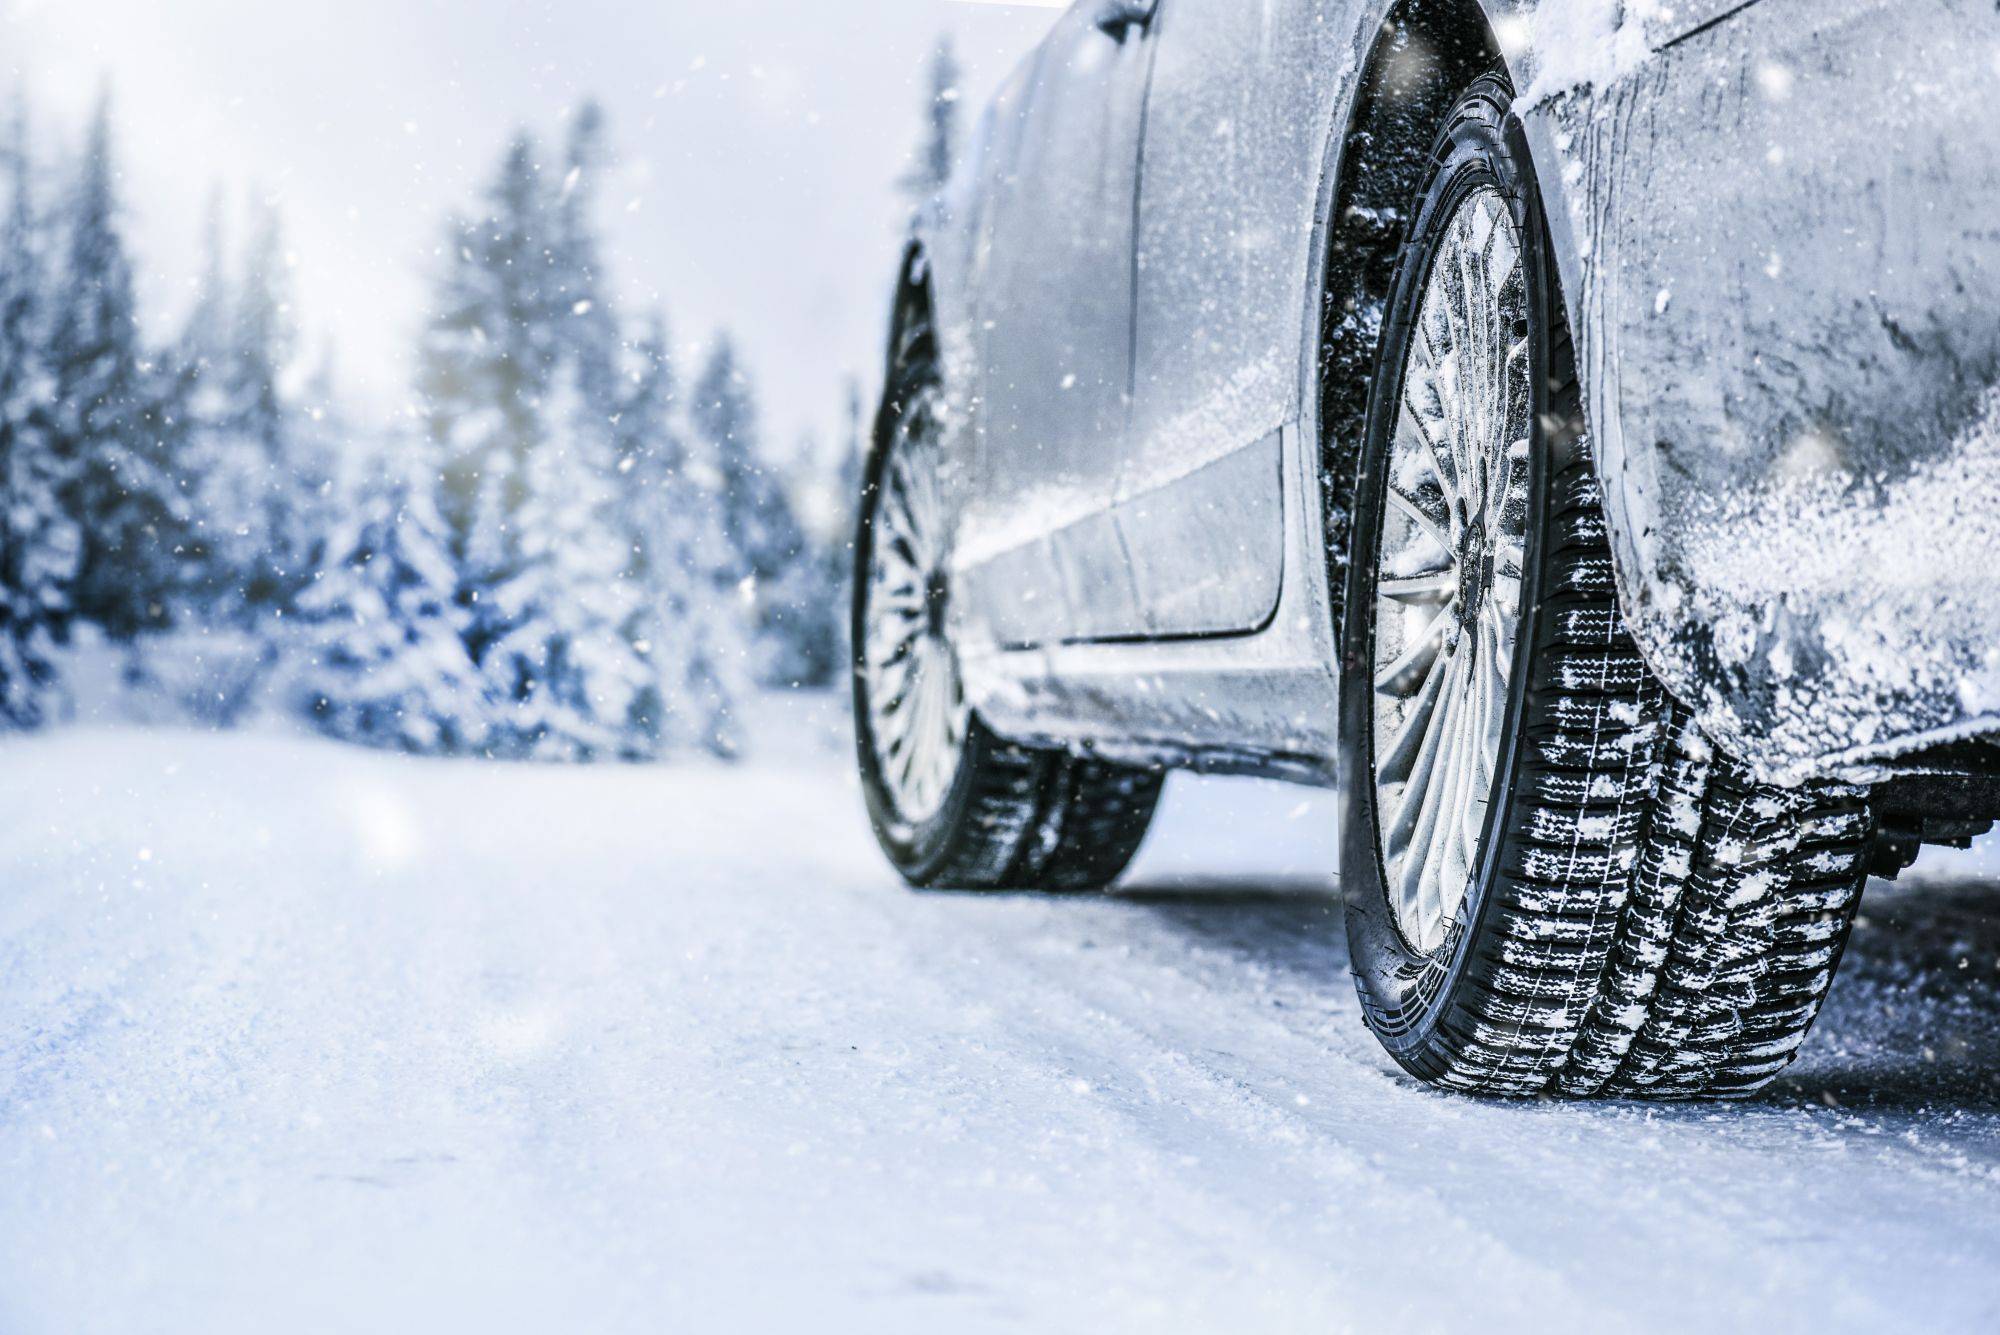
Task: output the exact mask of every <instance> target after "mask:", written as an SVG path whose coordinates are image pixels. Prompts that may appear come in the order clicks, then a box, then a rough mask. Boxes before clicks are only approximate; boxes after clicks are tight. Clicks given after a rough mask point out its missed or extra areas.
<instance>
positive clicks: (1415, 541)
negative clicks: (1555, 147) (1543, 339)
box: [1372, 187, 1533, 954]
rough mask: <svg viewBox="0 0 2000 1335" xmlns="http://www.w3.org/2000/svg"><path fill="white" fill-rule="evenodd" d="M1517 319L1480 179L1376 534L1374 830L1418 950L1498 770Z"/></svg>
mask: <svg viewBox="0 0 2000 1335" xmlns="http://www.w3.org/2000/svg"><path fill="white" fill-rule="evenodd" d="M1527 321H1528V300H1527V287H1526V282H1525V278H1524V276H1523V272H1522V266H1521V258H1520V239H1519V236H1518V234H1517V232H1516V230H1515V227H1514V222H1513V218H1512V215H1511V214H1510V213H1509V212H1508V208H1507V204H1506V201H1505V200H1504V199H1503V198H1502V196H1501V195H1500V193H1499V192H1498V191H1497V190H1494V189H1492V188H1490V187H1481V188H1478V189H1475V190H1473V191H1472V192H1471V193H1470V194H1468V195H1467V196H1466V197H1465V199H1464V200H1462V201H1461V202H1460V204H1459V205H1458V208H1457V210H1456V212H1455V213H1454V214H1453V215H1452V219H1451V221H1450V222H1449V223H1448V224H1447V226H1446V229H1445V234H1444V237H1443V239H1442V240H1441V242H1440V244H1439V246H1438V250H1437V253H1436V255H1435V256H1434V258H1433V260H1432V266H1431V273H1430V276H1429V279H1428V280H1427V282H1426V285H1425V290H1424V294H1423V301H1422V306H1421V309H1420V311H1419V314H1418V317H1417V320H1416V322H1415V327H1414V328H1413V329H1412V331H1411V333H1410V343H1409V347H1408V350H1407V353H1406V357H1405V363H1404V367H1403V387H1402V397H1401V403H1400V409H1401V411H1400V412H1399V413H1398V416H1397V426H1396V431H1395V435H1394V437H1393V438H1392V440H1391V441H1390V444H1389V456H1390V457H1389V460H1388V469H1387V473H1388V477H1387V480H1386V491H1385V500H1384V505H1383V512H1382V534H1381V542H1380V546H1379V548H1378V550H1377V552H1376V572H1375V573H1376V579H1375V590H1376V597H1375V603H1374V619H1375V623H1374V631H1375V652H1374V661H1373V666H1374V676H1375V683H1374V686H1375V689H1374V695H1373V701H1374V719H1373V725H1372V741H1373V744H1374V783H1375V803H1374V805H1375V821H1376V837H1377V847H1378V849H1379V850H1380V853H1381V858H1382V870H1383V880H1384V884H1385V886H1386V887H1387V890H1388V896H1389V903H1390V907H1391V909H1392V910H1393V911H1394V914H1395V917H1396V923H1397V926H1398V928H1399V929H1400V930H1401V932H1402V934H1403V937H1404V939H1405V940H1406V941H1407V942H1408V943H1409V945H1410V946H1411V947H1412V948H1413V949H1415V950H1417V951H1418V952H1420V953H1424V954H1429V953H1432V952H1434V951H1436V950H1437V949H1439V948H1440V947H1441V946H1443V945H1444V943H1445V942H1446V941H1447V940H1449V939H1450V934H1451V928H1452V925H1453V923H1454V922H1455V921H1456V919H1457V916H1458V914H1459V912H1460V910H1461V908H1462V907H1463V906H1464V904H1465V900H1466V895H1467V893H1468V890H1469V888H1470V886H1471V884H1472V880H1473V877H1474V876H1475V875H1476V874H1477V869H1478V867H1479V865H1480V849H1481V845H1482V842H1483V840H1484V838H1485V831H1486V823H1487V813H1488V811H1489V810H1490V809H1491V807H1492V803H1493V799H1494V792H1495V789H1496V785H1497V783H1498V780H1499V777H1500V775H1499V766H1500V757H1501V754H1502V751H1503V742H1504V739H1505V736H1506V728H1507V726H1508V720H1507V712H1508V708H1509V694H1508V680H1509V677H1510V676H1511V674H1512V671H1513V664H1514V652H1515V646H1516V644H1517V643H1518V641H1519V637H1520V622H1521V579H1522V562H1523V561H1524V559H1525V553H1526V545H1527V525H1528V486H1529V468H1528V462H1529V453H1528V452H1529V449H1530V442H1531V440H1532V436H1533V393H1532V388H1533V386H1532V379H1531V377H1532V368H1531V366H1530V358H1529V346H1530V344H1529V339H1528V322H1527Z"/></svg>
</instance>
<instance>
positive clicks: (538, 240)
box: [419, 135, 573, 659]
mask: <svg viewBox="0 0 2000 1335" xmlns="http://www.w3.org/2000/svg"><path fill="white" fill-rule="evenodd" d="M549 215H550V206H549V199H548V192H547V190H546V189H545V188H544V184H543V180H542V173H541V167H540V165H539V163H538V161H537V152H536V148H535V144H534V141H533V140H532V139H530V138H529V137H528V136H526V135H520V136H517V137H516V139H515V140H514V142H513V143H512V144H511V145H510V146H509V148H508V150H507V153H506V156H505V158H504V160H503V162H502V164H501V169H500V172H499V175H498V177H497V179H496V180H495V182H494V184H493V186H492V187H491V189H490V192H489V195H488V207H487V212H486V215H485V216H484V217H483V218H480V219H478V220H477V221H464V220H461V221H458V222H455V223H454V224H453V225H452V228H451V235H450V241H449V250H448V255H447V258H446V260H445V266H446V267H445V272H444V273H443V274H442V275H441V278H440V281H439V291H438V300H437V304H436V309H435V314H434V316H433V318H432V321H431V324H430V328H429V330H428V331H427V333H426V335H425V339H424V344H423V348H422V351H421V355H420V370H419V385H420V388H421V390H422V393H423V396H424V401H425V405H426V411H427V413H428V415H429V419H430V430H431V435H432V438H433V440H434V441H436V443H437V445H438V447H439V449H440V452H441V454H442V457H443V469H444V483H445V485H444V491H443V493H442V495H441V497H440V506H441V509H442V511H443V514H444V518H445V522H446V524H447V525H448V528H449V531H450V534H451V546H452V555H453V559H454V561H455V562H456V563H457V565H458V569H459V588H460V595H459V596H460V599H461V601H462V602H464V604H465V605H466V607H467V608H468V609H469V611H470V613H471V617H470V621H469V624H468V627H467V632H466V633H467V640H468V644H469V646H470V648H471V650H472V653H473V656H474V658H475V659H480V658H483V656H484V654H485V652H486V649H487V647H488V646H489V645H490V644H492V643H493V642H494V641H495V640H497V639H499V638H500V637H501V636H502V635H504V634H506V633H507V632H508V630H509V627H508V626H507V625H506V623H505V621H504V620H503V619H501V618H500V616H499V613H498V612H497V611H496V609H495V607H494V605H493V603H492V602H491V600H490V598H489V597H488V596H487V595H488V594H489V592H490V591H491V590H492V589H494V588H497V587H498V586H499V585H500V584H502V583H504V582H505V581H506V580H508V579H509V578H511V577H512V576H513V575H514V574H515V573H517V571H518V568H519V563H520V552H519V532H518V518H519V515H520V511H521V507H522V506H523V504H524V503H525V501H526V497H527V465H528V461H529V459H530V457H531V456H532V455H533V454H534V453H535V451H536V450H537V448H538V447H539V446H541V445H542V444H543V443H544V438H545V423H544V421H543V405H544V403H545V402H546V401H547V399H548V396H549V391H550V388H551V386H552V383H553V376H554V368H555V363H556V360H557V354H558V335H559V329H560V321H559V317H558V316H557V315H556V311H557V308H558V305H559V302H560V298H561V295H562V293H561V280H562V277H563V275H562V274H560V273H559V272H558V271H557V268H556V264H555V256H554V252H553V248H552V246H551V244H550V231H551V229H550V226H549ZM572 305H573V303H572Z"/></svg>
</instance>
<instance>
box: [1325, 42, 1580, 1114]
mask: <svg viewBox="0 0 2000 1335" xmlns="http://www.w3.org/2000/svg"><path fill="white" fill-rule="evenodd" d="M1511 101H1512V98H1511V93H1510V92H1509V90H1508V89H1507V88H1506V85H1505V84H1504V82H1503V81H1501V80H1499V79H1497V78H1489V79H1485V80H1482V81H1481V82H1480V84H1477V85H1475V86H1474V89H1473V91H1472V92H1471V93H1469V94H1468V96H1467V98H1466V99H1465V100H1464V101H1462V102H1461V103H1460V104H1459V106H1458V107H1457V108H1456V109H1455V110H1454V112H1453V113H1452V116H1451V119H1450V121H1449V123H1448V124H1447V126H1446V128H1445V130H1444V132H1443V134H1442V135H1441V136H1440V138H1439V141H1438V145H1437V148H1436V150H1435V151H1434V153H1433V162H1434V163H1435V166H1434V167H1433V169H1432V172H1431V175H1430V177H1429V178H1428V180H1427V182H1426V184H1425V186H1424V189H1423V191H1422V193H1421V195H1420V196H1419V198H1420V200H1421V203H1420V204H1419V206H1418V210H1417V214H1416V217H1415V218H1414V220H1413V223H1412V226H1411V229H1410V233H1409V236H1410V240H1409V241H1408V242H1407V243H1406V246H1405V250H1404V254H1403V258H1402V260H1401V261H1400V263H1399V265H1398V269H1397V274H1396V279H1395V282H1394V284H1393V286H1392V288H1391V295H1390V298H1389V305H1388V309H1387V311H1386V316H1385V321H1384V326H1383V333H1382V342H1381V354H1380V359H1379V361H1378V363H1377V370H1376V376H1375V381H1374V385H1373V387H1372V390H1371V393H1370V399H1369V405H1368V421H1367V429H1366V435H1365V436H1364V440H1363V446H1362V458H1361V466H1360V468H1359V470H1358V474H1357V481H1356V491H1355V496H1356V503H1355V506H1354V522H1353V525H1352V530H1351V536H1350V543H1351V546H1350V549H1349V559H1348V562H1347V588H1346V598H1345V600H1344V604H1343V606H1344V609H1345V614H1344V618H1343V625H1342V626H1341V628H1340V629H1341V644H1342V646H1343V652H1342V655H1341V657H1342V664H1341V667H1342V671H1341V717H1340V787H1341V817H1342V820H1341V828H1342V836H1341V879H1342V882H1343V891H1344V898H1345V900H1346V921H1347V934H1348V947H1349V953H1350V957H1351V963H1352V967H1353V970H1354V975H1355V981H1356V984H1357V987H1358V988H1359V991H1360V994H1361V1000H1362V1006H1363V1010H1364V1012H1365V1013H1366V1016H1367V1019H1368V1023H1369V1025H1370V1026H1371V1027H1372V1028H1373V1029H1374V1030H1375V1032H1376V1034H1377V1036H1378V1037H1379V1038H1380V1039H1381V1041H1382V1043H1383V1045H1384V1046H1385V1047H1386V1048H1387V1049H1388V1051H1389V1052H1390V1054H1391V1055H1392V1056H1393V1057H1395V1058H1396V1060H1397V1061H1398V1062H1399V1063H1401V1064H1402V1065H1403V1066H1405V1067H1406V1068H1407V1069H1409V1070H1411V1071H1412V1072H1413V1073H1415V1074H1417V1075H1419V1076H1423V1077H1425V1078H1436V1077H1437V1076H1438V1075H1440V1074H1441V1073H1442V1071H1443V1067H1442V1064H1441V1063H1439V1062H1437V1061H1435V1060H1433V1059H1431V1053H1432V1051H1433V1044H1434V1043H1435V1041H1436V1039H1437V1036H1438V1033H1439V1030H1440V1028H1441V1027H1442V1026H1443V1024H1444V1022H1445V1021H1446V1020H1447V1019H1448V1018H1449V1016H1450V1013H1451V1011H1452V1010H1453V1009H1454V1005H1455V1002H1456V999H1457V997H1458V995H1459V993H1460V991H1461V984H1462V983H1463V981H1464V978H1465V973H1466V965H1467V962H1468V960H1469V958H1470V957H1471V955H1472V953H1473V951H1472V947H1473V945H1474V944H1475V943H1476V942H1477V940H1478V939H1479V937H1480V935H1481V932H1482V930H1483V928H1484V924H1485V920H1486V918H1487V915H1488V913H1489V911H1490V910H1491V909H1492V907H1493V901H1494V898H1495V896H1494V894H1493V890H1494V886H1495V884H1496V882H1497V881H1498V879H1499V875H1500V863H1501V851H1502V848H1503V845H1504V842H1505V841H1504V839H1503V838H1501V837H1500V833H1501V832H1503V831H1505V830H1506V829H1507V828H1508V809H1509V807H1510V806H1511V805H1512V795H1513V789H1514V785H1515V777H1516V771H1517V769H1518V762H1519V752H1520V746H1521V733H1522V720H1523V718H1524V716H1525V712H1526V710H1525V696H1526V691H1527V685H1528V680H1529V671H1528V664H1529V662H1530V660H1531V657H1532V653H1533V650H1534V645H1535V643H1536V638H1537V636H1536V630H1537V623H1538V621H1539V602H1540V590H1541V586H1542V565H1543V548H1544V530H1545V528H1546V522H1547V511H1548V494H1547V493H1548V485H1549V484H1548V477H1549V458H1548V456H1549V442H1548V440H1547V438H1546V437H1547V434H1548V429H1547V426H1546V425H1545V423H1546V419H1547V413H1548V399H1549V393H1548V376H1549V366H1550V361H1551V352H1550V329H1551V320H1550V315H1551V309H1550V304H1551V301H1552V300H1553V297H1552V293H1553V289H1554V284H1553V283H1552V281H1551V279H1550V274H1549V258H1548V256H1549V249H1548V243H1547V237H1546V229H1545V226H1544V223H1543V219H1542V213H1541V204H1540V196H1539V193H1538V191H1537V190H1536V188H1535V183H1534V177H1533V172H1532V168H1531V166H1530V162H1529V156H1528V152H1527V148H1526V144H1525V140H1524V138H1523V136H1522V134H1521V132H1520V127H1519V123H1518V121H1516V120H1514V119H1513V117H1512V116H1511V114H1510V112H1509V110H1508V107H1509V104H1510V103H1511ZM1480 186H1491V187H1493V188H1495V189H1497V190H1498V191H1499V193H1500V194H1501V196H1502V197H1503V198H1504V199H1505V200H1506V203H1507V207H1508V210H1509V213H1510V215H1511V217H1512V219H1513V222H1514V225H1515V227H1516V229H1517V232H1518V234H1519V236H1520V237H1521V239H1522V245H1521V262H1522V265H1523V278H1524V281H1525V284H1526V288H1527V297H1528V307H1529V321H1530V323H1531V326H1532V327H1531V329H1530V340H1531V343H1530V380H1531V384H1532V393H1533V404H1532V410H1533V433H1534V434H1533V440H1534V445H1533V448H1532V449H1531V450H1530V454H1529V468H1530V476H1529V515H1528V533H1527V547H1526V551H1525V553H1524V558H1523V561H1522V576H1523V578H1522V590H1521V609H1522V615H1521V625H1520V628H1519V632H1518V638H1517V642H1516V657H1515V664H1514V669H1513V671H1512V673H1511V674H1510V676H1509V681H1508V697H1507V702H1506V711H1507V712H1506V725H1505V727H1504V729H1503V731H1502V751H1501V755H1500V757H1499V762H1498V764H1497V765H1496V767H1495V772H1496V774H1498V775H1499V776H1500V778H1499V780H1498V781H1497V783H1496V785H1495V792H1494V795H1493V798H1494V800H1493V801H1492V803H1491V804H1490V807H1489V810H1488V813H1487V822H1486V829H1485V831H1484V832H1483V833H1482V836H1481V839H1480V848H1479V866H1478V868H1477V872H1476V875H1475V876H1474V877H1473V879H1472V883H1471V885H1470V886H1469V887H1468V889H1467V892H1466V896H1465V901H1464V903H1463V904H1462V905H1461V906H1460V909H1459V911H1458V917H1457V922H1456V925H1455V926H1454V927H1453V928H1452V929H1451V930H1450V932H1449V934H1448V936H1447V939H1446V941H1445V943H1444V945H1442V946H1440V947H1439V948H1438V950H1437V951H1435V952H1433V953H1431V954H1429V955H1425V954H1420V953H1419V952H1417V951H1416V950H1414V949H1413V948H1412V947H1411V946H1410V945H1409V943H1408V942H1407V941H1406V940H1405V939H1404V936H1403V933H1402V931H1401V929H1400V928H1399V927H1398V925H1397V923H1396V920H1395V912H1394V910H1393V908H1392V907H1391V905H1390V902H1389V896H1388V891H1387V884H1386V880H1387V878H1386V875H1385V872H1384V868H1383V859H1382V852H1381V848H1380V841H1379V837H1378V833H1377V822H1376V812H1375V782H1374V746H1375V737H1374V706H1373V694H1374V667H1373V664H1374V611H1375V578H1376V564H1377V559H1378V557H1377V549H1378V545H1379V543H1380V539H1381V528H1382V514H1383V509H1384V505H1385V500H1384V494H1385V490H1386V468H1387V464H1388V458H1389V446H1390V441H1391V437H1392V435H1393V433H1394V430H1395V426H1396V421H1397V416H1398V413H1399V412H1400V406H1401V399H1402V393H1403V382H1404V365H1405V361H1406V359H1407V355H1408V351H1409V346H1410V342H1411V339H1412V336H1413V335H1414V333H1415V330H1416V324H1417V316H1418V313H1419V311H1420V309H1421V306H1422V302H1423V298H1424V293H1425V289H1426V287H1427V285H1428V283H1429V279H1430V275H1431V270H1432V265H1433V261H1434V260H1435V258H1436V256H1437V252H1438V249H1439V246H1440V245H1441V243H1442V242H1443V240H1444V230H1445V225H1446V224H1448V223H1449V222H1450V220H1451V218H1452V217H1453V216H1454V214H1455V213H1456V211H1457V208H1458V206H1459V205H1460V203H1462V202H1463V200H1464V199H1465V198H1466V196H1467V195H1468V194H1469V193H1470V192H1471V191H1472V190H1474V189H1476V188H1478V187H1480ZM1461 1032H1462V1029H1461Z"/></svg>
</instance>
